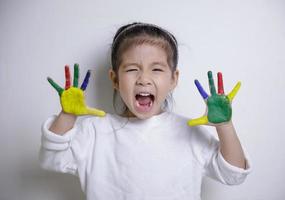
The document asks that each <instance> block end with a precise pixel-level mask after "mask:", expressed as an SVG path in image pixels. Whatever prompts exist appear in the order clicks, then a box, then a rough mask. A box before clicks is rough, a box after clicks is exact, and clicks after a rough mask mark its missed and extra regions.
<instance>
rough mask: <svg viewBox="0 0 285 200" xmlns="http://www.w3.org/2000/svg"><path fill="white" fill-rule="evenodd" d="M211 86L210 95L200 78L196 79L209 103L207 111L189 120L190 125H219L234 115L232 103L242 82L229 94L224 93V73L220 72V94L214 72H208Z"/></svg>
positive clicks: (202, 94) (206, 101)
mask: <svg viewBox="0 0 285 200" xmlns="http://www.w3.org/2000/svg"><path fill="white" fill-rule="evenodd" d="M208 79H209V87H210V91H211V96H209V95H208V94H207V93H206V92H205V91H204V89H203V87H202V86H201V85H200V83H199V81H198V80H195V85H196V87H197V89H198V90H199V93H200V94H201V96H202V97H203V99H204V100H205V103H206V105H207V109H206V113H205V114H204V115H203V116H202V117H200V118H196V119H191V120H189V121H188V125H189V126H197V125H212V126H217V125H219V124H221V123H227V122H229V121H230V120H231V117H232V107H231V103H232V101H233V99H234V97H235V95H236V94H237V92H238V90H239V88H240V85H241V83H240V82H238V83H237V84H236V86H235V87H234V88H233V90H232V91H231V92H230V93H229V94H228V95H225V94H224V86H223V77H222V73H220V72H219V73H218V94H217V93H216V88H215V85H214V80H213V76H212V72H211V71H209V72H208Z"/></svg>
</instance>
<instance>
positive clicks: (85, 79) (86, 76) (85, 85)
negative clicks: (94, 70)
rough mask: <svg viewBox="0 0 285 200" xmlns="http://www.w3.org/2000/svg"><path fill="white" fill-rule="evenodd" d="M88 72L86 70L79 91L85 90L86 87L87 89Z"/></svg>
mask: <svg viewBox="0 0 285 200" xmlns="http://www.w3.org/2000/svg"><path fill="white" fill-rule="evenodd" d="M90 73H91V72H90V70H88V72H87V73H86V75H85V78H84V81H83V83H82V85H81V87H80V88H81V90H85V89H86V87H87V85H88V82H89V78H90Z"/></svg>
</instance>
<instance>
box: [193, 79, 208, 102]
mask: <svg viewBox="0 0 285 200" xmlns="http://www.w3.org/2000/svg"><path fill="white" fill-rule="evenodd" d="M194 82H195V85H196V87H197V89H198V90H199V93H200V94H201V96H202V97H203V99H207V98H208V94H207V93H206V92H205V90H204V89H203V87H202V86H201V84H200V83H199V81H198V80H195V81H194Z"/></svg>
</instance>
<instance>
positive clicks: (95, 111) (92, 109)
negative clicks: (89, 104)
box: [87, 108, 106, 117]
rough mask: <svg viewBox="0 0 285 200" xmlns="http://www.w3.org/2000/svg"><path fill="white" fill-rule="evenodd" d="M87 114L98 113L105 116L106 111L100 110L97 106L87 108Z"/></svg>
mask: <svg viewBox="0 0 285 200" xmlns="http://www.w3.org/2000/svg"><path fill="white" fill-rule="evenodd" d="M87 114H89V115H96V116H99V117H104V116H105V115H106V113H105V112H104V111H103V110H98V109H96V108H87Z"/></svg>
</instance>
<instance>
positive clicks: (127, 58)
mask: <svg viewBox="0 0 285 200" xmlns="http://www.w3.org/2000/svg"><path fill="white" fill-rule="evenodd" d="M178 75H179V73H178V71H177V70H176V71H175V72H174V74H173V76H172V72H171V69H170V66H169V65H168V63H167V55H166V52H165V50H163V49H162V48H160V47H157V46H153V45H150V44H142V45H139V46H134V47H132V48H130V49H128V50H127V51H126V52H124V54H123V55H122V62H121V65H120V66H119V69H118V76H119V77H118V79H119V82H116V81H115V73H114V71H113V70H110V77H111V79H112V80H113V82H114V87H115V88H116V89H117V90H118V91H119V93H120V96H121V98H122V99H123V101H124V103H125V104H126V106H127V107H128V108H129V111H130V112H131V113H129V114H130V115H131V116H132V117H138V118H140V119H146V118H149V117H151V116H153V115H157V114H159V113H161V112H162V110H161V106H162V105H163V103H164V100H165V99H166V97H167V94H168V93H169V92H171V91H172V90H173V89H174V88H175V86H176V84H177V80H178ZM141 93H144V94H141ZM138 94H141V95H138ZM148 94H151V96H145V95H148ZM143 95H144V97H143Z"/></svg>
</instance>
